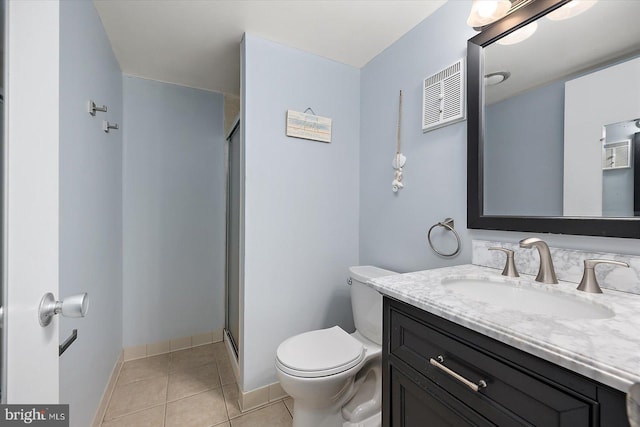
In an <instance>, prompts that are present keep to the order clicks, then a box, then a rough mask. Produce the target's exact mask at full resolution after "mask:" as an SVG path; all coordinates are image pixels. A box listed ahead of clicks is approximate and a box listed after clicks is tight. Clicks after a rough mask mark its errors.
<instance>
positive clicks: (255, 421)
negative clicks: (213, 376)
mask: <svg viewBox="0 0 640 427" xmlns="http://www.w3.org/2000/svg"><path fill="white" fill-rule="evenodd" d="M292 424H293V420H292V418H291V414H289V411H288V410H287V407H286V406H284V403H282V402H277V403H274V404H272V405H269V406H266V407H264V408H262V409H258V410H256V411H253V412H249V413H247V414H245V415H242V416H240V417H238V418H234V419H232V420H231V427H265V426H269V427H291V425H292Z"/></svg>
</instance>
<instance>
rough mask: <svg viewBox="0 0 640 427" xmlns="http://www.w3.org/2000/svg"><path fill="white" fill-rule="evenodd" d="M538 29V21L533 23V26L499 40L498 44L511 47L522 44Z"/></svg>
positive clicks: (530, 25)
mask: <svg viewBox="0 0 640 427" xmlns="http://www.w3.org/2000/svg"><path fill="white" fill-rule="evenodd" d="M537 29H538V23H537V22H536V21H533V22H532V23H531V24H529V25H525V26H524V27H522V28H520V29H518V30H516V31H514V32H513V33H511V34H509V35H508V36H506V37H503V38H501V39H500V40H498V44H501V45H503V46H509V45H512V44H516V43H520V42H522V41H524V40H526V39H528V38H529V37H531V36H532V35H533V33H535V32H536V30H537Z"/></svg>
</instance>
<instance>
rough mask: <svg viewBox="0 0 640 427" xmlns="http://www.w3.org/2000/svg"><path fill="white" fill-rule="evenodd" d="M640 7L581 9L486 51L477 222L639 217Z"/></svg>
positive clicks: (609, 4) (587, 5) (614, 4)
mask: <svg viewBox="0 0 640 427" xmlns="http://www.w3.org/2000/svg"><path fill="white" fill-rule="evenodd" d="M638 16H640V2H638V1H603V0H601V1H597V2H596V1H582V2H577V1H574V2H571V3H569V4H567V5H566V6H564V7H562V8H560V9H558V10H556V11H554V12H552V13H550V14H548V15H546V16H545V17H543V18H541V19H538V20H537V21H536V22H534V23H532V24H529V25H527V26H525V27H523V28H521V29H520V30H518V31H516V32H514V33H511V34H510V35H508V36H507V37H504V38H502V39H500V40H499V41H498V42H496V43H493V44H491V45H489V46H487V47H486V48H485V49H484V70H485V71H484V72H485V79H484V82H485V99H484V103H485V113H484V117H485V122H484V126H485V128H484V132H485V134H484V135H485V138H484V153H483V157H484V214H485V215H501V216H502V215H505V216H541V217H548V216H578V217H633V216H640V206H639V204H640V196H639V195H638V193H640V178H639V176H640V167H639V166H637V164H638V161H639V160H640V159H638V157H640V156H638V155H637V154H636V153H637V152H638V147H639V146H640V142H637V141H638V140H639V139H638V134H639V132H640V121H638V119H639V118H640V26H638V25H637V17H638Z"/></svg>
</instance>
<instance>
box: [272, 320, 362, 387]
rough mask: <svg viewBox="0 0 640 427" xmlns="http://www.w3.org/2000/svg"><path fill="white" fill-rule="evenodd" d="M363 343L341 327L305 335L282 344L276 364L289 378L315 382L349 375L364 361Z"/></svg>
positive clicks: (277, 354)
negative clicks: (327, 377)
mask: <svg viewBox="0 0 640 427" xmlns="http://www.w3.org/2000/svg"><path fill="white" fill-rule="evenodd" d="M364 354H365V349H364V346H363V345H362V343H361V342H360V341H358V340H357V339H355V338H353V337H352V336H351V335H349V334H348V333H346V332H345V331H344V330H343V329H341V328H340V327H338V326H334V327H333V328H329V329H320V330H317V331H311V332H305V333H303V334H300V335H296V336H293V337H291V338H289V339H287V340H285V341H283V342H282V344H280V346H279V347H278V350H277V352H276V356H277V359H276V364H277V365H278V367H279V368H280V369H281V370H282V371H283V372H286V373H287V374H290V375H294V376H298V377H305V378H315V377H324V376H327V375H333V374H337V373H340V372H343V371H346V370H348V369H350V368H352V367H354V366H356V365H357V364H358V363H360V362H361V361H362V359H364Z"/></svg>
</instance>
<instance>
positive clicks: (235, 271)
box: [225, 123, 240, 357]
mask: <svg viewBox="0 0 640 427" xmlns="http://www.w3.org/2000/svg"><path fill="white" fill-rule="evenodd" d="M227 148H228V150H227V154H228V163H227V168H228V169H227V257H226V258H227V266H226V281H227V283H226V289H227V301H226V306H227V309H226V317H227V318H226V328H225V329H226V334H227V338H229V341H231V344H232V345H233V348H234V350H235V353H236V357H238V338H239V332H240V305H239V304H240V132H239V123H236V125H235V126H234V130H232V131H231V134H230V135H229V137H228V139H227Z"/></svg>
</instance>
